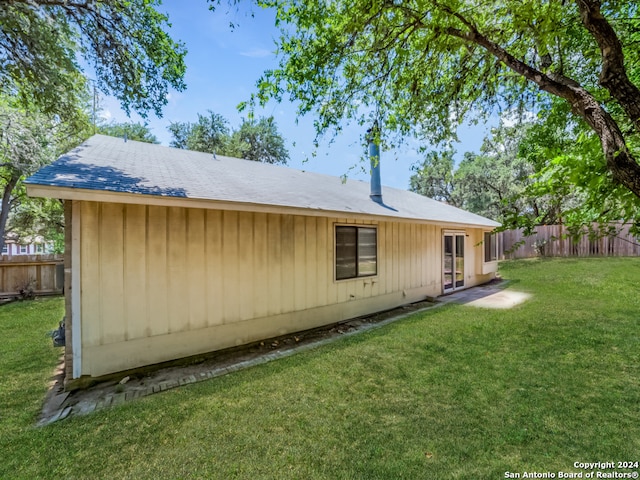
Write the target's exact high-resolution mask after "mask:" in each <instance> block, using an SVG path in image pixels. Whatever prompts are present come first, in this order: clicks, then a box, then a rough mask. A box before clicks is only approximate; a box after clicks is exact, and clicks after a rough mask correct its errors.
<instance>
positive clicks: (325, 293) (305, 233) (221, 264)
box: [73, 201, 492, 378]
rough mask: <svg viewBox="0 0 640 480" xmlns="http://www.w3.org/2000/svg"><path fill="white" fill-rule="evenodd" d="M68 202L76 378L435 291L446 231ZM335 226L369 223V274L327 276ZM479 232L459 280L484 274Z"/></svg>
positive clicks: (471, 234) (470, 241) (479, 279)
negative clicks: (75, 236) (374, 231)
mask: <svg viewBox="0 0 640 480" xmlns="http://www.w3.org/2000/svg"><path fill="white" fill-rule="evenodd" d="M74 206H75V208H74V209H73V211H74V218H73V222H74V231H77V232H79V242H77V244H76V245H74V246H73V249H74V251H76V253H77V255H79V259H80V262H79V265H78V266H74V272H75V273H77V274H79V278H80V291H81V294H79V296H78V297H77V300H78V302H77V303H78V305H77V306H74V312H73V321H74V322H78V321H80V322H81V328H78V329H77V331H78V332H80V334H81V338H82V341H81V345H79V347H80V348H79V349H80V350H81V352H80V353H79V352H77V351H74V359H75V358H78V359H80V364H81V366H80V367H78V366H77V365H75V366H74V372H77V373H74V378H77V377H78V376H80V375H83V376H84V375H88V376H93V377H96V376H100V375H105V374H108V373H113V372H117V371H122V370H126V369H131V368H135V367H140V366H144V365H149V364H154V363H159V362H163V361H168V360H173V359H176V358H181V357H186V356H190V355H196V354H200V353H205V352H210V351H214V350H218V349H222V348H227V347H232V346H236V345H241V344H246V343H250V342H253V341H256V340H261V339H265V338H269V337H274V336H278V335H283V334H286V333H290V332H294V331H300V330H305V329H309V328H313V327H317V326H321V325H325V324H331V323H334V322H337V321H341V320H345V319H348V318H352V317H355V316H359V315H364V314H368V313H373V312H376V311H380V310H384V309H388V308H393V307H396V306H398V305H402V304H406V303H410V302H413V301H418V300H421V299H424V298H425V297H426V296H438V295H440V294H441V293H442V232H443V230H444V228H443V227H441V226H437V225H427V224H415V223H405V222H385V221H356V222H354V221H353V220H349V221H347V219H340V218H325V217H318V216H309V217H305V216H298V215H295V216H294V215H289V214H284V213H283V214H277V213H251V212H236V211H221V210H205V209H192V208H182V207H164V206H145V205H130V204H116V203H98V202H86V201H81V202H78V201H74ZM78 224H79V225H78ZM336 224H338V225H342V224H344V225H353V224H363V225H375V226H377V228H378V237H377V238H378V273H377V275H376V276H374V277H364V278H357V279H350V280H340V281H336V280H334V270H335V265H334V263H335V259H334V256H335V253H334V252H335V233H334V226H335V225H336ZM482 232H483V230H482V229H469V230H466V233H467V234H468V236H467V238H466V245H465V255H466V257H465V280H466V284H467V285H466V286H472V285H475V284H478V283H483V282H485V281H487V280H489V279H490V278H492V274H491V273H489V274H486V275H482V274H481V272H482V270H483V263H482V252H483V250H482V245H481V244H480V242H481V241H482ZM76 294H77V292H76ZM76 310H78V311H76ZM76 345H77V344H76V343H75V342H74V350H76V349H77V347H76ZM74 361H75V360H74Z"/></svg>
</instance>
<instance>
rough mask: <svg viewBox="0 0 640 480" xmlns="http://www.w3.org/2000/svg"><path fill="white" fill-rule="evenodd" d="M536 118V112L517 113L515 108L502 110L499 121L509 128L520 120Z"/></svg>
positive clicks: (529, 120) (530, 120) (527, 120)
mask: <svg viewBox="0 0 640 480" xmlns="http://www.w3.org/2000/svg"><path fill="white" fill-rule="evenodd" d="M536 118H537V117H536V114H535V113H533V112H522V113H518V112H517V111H516V110H506V111H504V112H502V115H501V116H500V121H501V122H502V124H503V125H504V126H505V127H507V128H509V127H513V126H515V125H517V124H518V123H520V122H524V123H527V122H533V121H534V120H535V119H536Z"/></svg>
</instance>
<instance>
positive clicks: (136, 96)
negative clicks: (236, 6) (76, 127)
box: [0, 0, 186, 116]
mask: <svg viewBox="0 0 640 480" xmlns="http://www.w3.org/2000/svg"><path fill="white" fill-rule="evenodd" d="M160 3H161V2H160V0H107V1H95V0H0V89H1V91H2V92H3V93H5V94H17V95H20V96H21V97H22V98H23V100H25V101H24V102H23V103H24V104H25V105H35V106H36V107H38V108H39V110H40V111H41V112H42V113H44V114H49V113H54V114H58V115H60V116H66V115H67V114H68V112H69V111H73V109H75V107H76V106H77V102H76V98H77V95H78V93H79V91H80V90H82V89H83V88H84V84H83V82H82V81H81V80H82V79H81V78H80V77H79V75H78V74H79V73H81V68H80V66H79V63H78V58H79V57H81V58H83V59H84V60H85V61H86V62H87V63H88V64H89V65H91V66H92V67H93V69H94V70H95V74H96V78H95V81H96V84H97V87H98V88H99V89H100V90H101V91H102V92H104V93H106V94H110V95H113V96H115V97H116V98H117V99H118V100H119V101H120V103H121V105H122V107H123V108H124V110H125V111H126V112H127V113H129V111H130V110H135V111H137V112H138V113H140V114H141V115H143V116H144V115H146V114H147V113H148V112H149V111H153V112H155V113H156V114H157V115H161V113H162V107H163V106H164V105H166V103H167V93H168V90H169V88H175V89H177V90H183V89H184V88H185V85H184V82H183V77H184V73H185V64H184V56H185V54H186V49H185V47H184V45H183V44H181V43H180V42H176V41H174V40H173V39H172V38H171V37H170V35H169V34H168V33H167V29H168V27H169V23H168V18H167V16H166V15H163V14H162V13H160V12H158V10H157V6H158V5H160Z"/></svg>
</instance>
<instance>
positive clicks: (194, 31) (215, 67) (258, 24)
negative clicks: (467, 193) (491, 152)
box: [101, 0, 488, 189]
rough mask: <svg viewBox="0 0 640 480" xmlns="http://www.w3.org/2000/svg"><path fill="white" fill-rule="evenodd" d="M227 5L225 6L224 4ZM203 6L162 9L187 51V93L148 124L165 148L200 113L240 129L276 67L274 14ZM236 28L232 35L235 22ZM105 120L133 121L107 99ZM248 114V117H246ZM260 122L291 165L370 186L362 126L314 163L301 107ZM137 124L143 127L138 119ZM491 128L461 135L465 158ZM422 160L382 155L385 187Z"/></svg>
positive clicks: (274, 106)
mask: <svg viewBox="0 0 640 480" xmlns="http://www.w3.org/2000/svg"><path fill="white" fill-rule="evenodd" d="M223 3H224V2H223ZM208 7H209V3H208V2H206V1H205V0H183V1H177V0H167V1H166V2H165V4H164V5H162V6H161V8H160V10H161V11H163V12H166V13H168V15H169V21H170V22H171V24H172V27H171V29H170V33H171V35H172V37H173V38H174V39H176V40H180V41H182V42H183V43H185V44H186V47H187V50H188V54H187V57H186V64H187V73H186V76H185V81H186V84H187V89H186V90H185V91H182V92H175V91H172V92H170V94H169V97H168V104H167V106H166V107H165V108H164V113H163V117H162V118H157V117H155V115H153V114H150V115H149V118H148V119H147V121H148V125H149V127H150V128H151V130H152V132H153V134H154V135H155V136H156V137H157V138H158V139H159V140H160V143H162V144H163V145H168V144H169V142H170V140H171V136H170V134H169V132H168V131H167V126H168V125H169V122H177V121H180V122H185V121H190V122H193V121H195V120H196V119H197V114H198V113H203V114H204V113H206V111H207V110H212V111H214V112H215V113H219V114H221V115H223V116H224V117H225V118H227V119H228V120H229V123H230V126H231V127H238V126H239V125H240V123H241V119H242V116H243V114H241V113H239V112H238V111H237V108H236V107H237V105H238V104H239V103H240V102H242V101H246V100H248V99H249V96H250V95H251V93H252V92H254V91H255V84H256V81H257V80H258V78H259V77H260V75H261V74H262V72H264V71H265V70H267V69H270V68H275V67H276V66H277V59H276V56H275V55H274V53H273V52H274V50H275V39H277V38H278V30H277V29H276V28H275V26H274V14H273V12H271V11H268V10H261V9H257V8H256V9H254V12H253V13H254V17H251V16H249V15H247V14H246V13H245V12H237V11H235V9H234V10H231V11H230V9H229V7H227V6H226V5H223V6H221V7H218V8H217V9H216V11H215V12H211V11H210V10H209V8H208ZM230 22H233V23H234V24H236V25H237V26H236V28H235V29H233V30H232V29H230V27H229V23H230ZM101 106H102V115H103V116H104V117H105V118H106V119H107V120H108V121H117V122H124V121H129V120H130V119H129V118H127V116H126V114H125V113H124V112H123V111H122V110H121V109H120V108H119V104H118V102H117V101H116V100H115V99H113V98H109V97H101ZM245 115H246V114H245ZM256 115H257V116H260V115H264V116H269V115H273V116H274V118H275V120H276V123H277V125H278V129H279V131H280V133H281V134H282V135H283V137H284V138H285V139H286V142H287V148H288V150H289V155H290V161H289V166H290V167H292V168H297V169H301V170H309V171H314V172H319V173H325V174H329V175H335V176H341V175H347V177H348V178H354V179H359V180H368V170H367V168H366V166H365V165H364V164H363V163H362V162H361V158H362V155H363V153H364V152H363V151H362V147H361V143H360V136H361V135H362V134H364V131H363V129H362V127H359V126H357V125H354V126H345V127H344V129H343V131H342V132H341V135H340V136H339V137H337V138H334V139H333V142H331V138H324V139H321V142H320V147H319V148H318V149H317V151H316V152H317V155H316V156H315V157H313V156H312V155H311V154H312V152H313V151H314V147H313V140H314V138H315V132H314V129H313V120H314V117H313V116H312V115H309V114H308V115H306V116H305V117H302V118H299V119H298V121H297V122H296V105H294V104H290V103H280V104H279V103H276V102H273V103H271V104H269V105H267V107H266V108H264V109H261V110H257V111H256ZM131 120H134V121H141V119H140V117H138V116H137V115H135V114H132V115H131ZM487 129H488V127H485V126H482V125H480V126H463V127H461V128H460V130H459V132H458V136H459V138H460V140H461V143H460V144H457V145H456V150H458V152H459V156H461V154H462V153H463V152H465V151H477V150H478V149H479V147H480V144H481V143H482V138H483V137H484V135H485V132H486V131H487ZM420 160H421V158H420V157H419V156H418V154H417V153H416V152H415V150H412V149H411V148H410V147H405V148H403V149H400V150H397V151H393V152H384V151H383V152H382V153H381V170H382V183H383V185H388V186H392V187H396V188H401V189H407V188H408V186H409V177H410V176H411V173H412V171H411V166H412V165H413V164H416V163H418V162H419V161H420Z"/></svg>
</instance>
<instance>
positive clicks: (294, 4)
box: [214, 0, 640, 197]
mask: <svg viewBox="0 0 640 480" xmlns="http://www.w3.org/2000/svg"><path fill="white" fill-rule="evenodd" d="M215 3H216V2H214V5H215ZM258 4H259V5H260V6H263V7H270V8H274V9H275V10H276V11H277V24H278V25H279V26H280V28H281V32H282V35H281V37H280V39H279V40H278V55H279V59H280V64H279V67H278V68H277V69H274V70H271V71H267V72H265V74H264V75H263V77H262V78H261V79H260V80H259V82H258V85H257V86H258V93H257V94H256V95H254V97H253V98H252V99H251V102H250V103H264V102H266V101H268V100H269V99H271V98H275V99H278V100H280V99H283V98H285V96H288V98H290V99H291V100H293V101H296V102H298V104H299V113H300V114H305V113H308V112H316V113H317V115H318V118H319V119H318V122H317V129H318V132H319V133H323V132H325V131H327V130H331V129H336V131H339V126H340V124H341V122H343V121H344V120H345V119H351V120H354V119H355V120H357V121H359V122H361V123H363V124H364V123H368V122H370V121H371V120H373V119H374V118H379V119H381V120H382V122H383V124H384V126H385V129H386V132H387V134H388V133H389V132H397V133H399V134H401V135H406V134H408V133H416V134H417V135H418V136H422V137H424V138H425V139H427V140H428V141H430V142H434V141H435V142H437V141H441V140H445V139H449V138H451V137H453V136H454V135H455V129H456V127H457V126H458V125H459V124H460V122H461V121H462V120H463V119H468V117H476V118H477V117H479V116H480V117H482V116H486V115H488V114H490V113H492V112H495V111H496V110H500V109H512V108H513V109H520V110H522V109H528V110H534V111H538V112H544V110H545V109H547V108H551V104H552V103H553V102H552V101H551V98H552V97H555V98H558V99H561V100H562V101H563V102H565V104H566V105H567V106H568V109H569V111H570V112H571V114H572V115H573V116H574V118H575V119H577V121H579V122H584V123H585V124H586V125H588V126H589V127H590V129H591V130H592V131H593V132H594V133H595V134H596V135H597V137H598V138H599V141H600V145H601V149H602V152H603V157H602V158H603V161H604V162H606V172H607V175H608V176H609V179H610V181H611V182H612V183H616V184H620V185H623V186H624V187H625V188H627V189H628V190H629V191H631V192H633V194H634V195H635V196H637V197H640V165H639V164H638V155H639V150H638V148H637V147H636V146H637V145H638V140H637V138H638V136H639V135H640V90H639V89H638V84H639V82H640V49H638V46H637V38H638V35H639V33H640V18H639V12H638V5H637V2H635V1H634V2H629V1H622V0H612V1H606V2H602V1H600V0H575V1H570V0H494V1H491V0H490V1H477V0H429V1H425V0H403V1H396V0H378V1H371V0H350V1H346V0H331V1H329V0H326V1H323V0H320V1H318V0H303V1H297V0H261V1H258ZM634 144H635V145H636V146H634Z"/></svg>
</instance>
